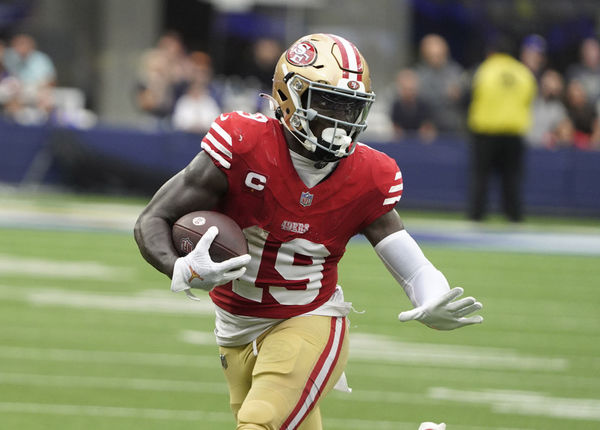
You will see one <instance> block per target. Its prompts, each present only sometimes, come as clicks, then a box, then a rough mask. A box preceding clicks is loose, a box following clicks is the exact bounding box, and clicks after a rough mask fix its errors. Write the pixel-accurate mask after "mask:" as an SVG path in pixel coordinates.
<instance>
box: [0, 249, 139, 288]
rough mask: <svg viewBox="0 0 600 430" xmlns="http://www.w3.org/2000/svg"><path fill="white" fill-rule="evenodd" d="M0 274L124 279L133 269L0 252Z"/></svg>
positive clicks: (130, 276) (130, 274)
mask: <svg viewBox="0 0 600 430" xmlns="http://www.w3.org/2000/svg"><path fill="white" fill-rule="evenodd" d="M0 274H3V275H7V274H8V275H13V274H15V275H23V276H27V277H44V278H66V279H101V280H110V281H114V280H126V279H131V278H132V277H133V271H132V270H130V269H126V268H122V267H119V268H117V267H113V266H107V265H105V264H99V263H96V262H94V261H79V262H73V261H56V260H47V259H41V258H22V257H19V258H16V257H13V256H9V255H2V254H0Z"/></svg>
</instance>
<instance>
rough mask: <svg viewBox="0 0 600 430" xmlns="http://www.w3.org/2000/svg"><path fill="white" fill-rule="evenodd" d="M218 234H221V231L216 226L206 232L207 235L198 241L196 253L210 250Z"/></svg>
mask: <svg viewBox="0 0 600 430" xmlns="http://www.w3.org/2000/svg"><path fill="white" fill-rule="evenodd" d="M217 234H219V229H218V228H217V227H216V226H214V225H213V226H211V227H209V228H208V230H206V233H204V234H203V235H202V237H201V238H200V240H199V241H198V244H197V245H196V248H194V251H201V252H202V251H208V248H210V245H211V244H212V243H213V240H215V237H217Z"/></svg>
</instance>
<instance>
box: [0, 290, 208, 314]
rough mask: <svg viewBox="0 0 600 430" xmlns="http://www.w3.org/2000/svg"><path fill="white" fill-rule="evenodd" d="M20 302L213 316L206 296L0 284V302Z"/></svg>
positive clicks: (165, 292) (152, 291) (157, 291)
mask: <svg viewBox="0 0 600 430" xmlns="http://www.w3.org/2000/svg"><path fill="white" fill-rule="evenodd" d="M2 298H10V299H12V300H24V301H27V302H29V303H31V304H33V305H38V306H61V307H68V308H82V309H101V310H106V311H131V312H150V313H152V312H155V313H172V314H178V315H181V314H192V315H211V316H212V315H214V305H213V303H212V301H211V300H210V298H209V297H208V295H206V294H205V295H204V296H200V295H199V298H200V299H201V300H194V301H192V300H189V299H188V298H187V297H185V296H184V295H183V294H174V293H172V292H170V291H169V290H168V289H167V288H165V290H146V291H141V292H139V293H137V294H135V295H128V294H107V293H96V292H84V291H73V290H63V289H59V288H34V289H24V288H22V287H13V286H9V285H0V299H2Z"/></svg>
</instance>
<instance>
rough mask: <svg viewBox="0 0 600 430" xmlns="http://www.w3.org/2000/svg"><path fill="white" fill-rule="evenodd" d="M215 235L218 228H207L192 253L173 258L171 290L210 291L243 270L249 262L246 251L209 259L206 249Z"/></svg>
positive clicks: (175, 291)
mask: <svg viewBox="0 0 600 430" xmlns="http://www.w3.org/2000/svg"><path fill="white" fill-rule="evenodd" d="M217 234H219V229H218V228H217V227H215V226H212V227H210V228H209V229H208V230H206V233H205V234H204V235H203V236H202V238H201V239H200V240H199V241H198V243H197V244H196V247H195V248H194V249H193V250H192V252H190V253H189V254H188V255H186V256H184V257H179V258H178V259H177V260H176V261H175V267H174V268H173V278H172V280H171V291H173V292H174V293H178V292H180V291H184V290H189V289H190V288H200V289H202V290H205V291H210V290H212V289H213V288H214V287H216V286H217V285H223V284H226V283H228V282H229V281H233V280H234V279H237V278H239V277H240V276H242V275H243V274H244V272H246V268H245V267H243V266H245V265H246V264H248V263H249V262H250V255H248V254H244V255H240V256H238V257H234V258H230V259H229V260H225V261H222V262H220V263H216V262H214V261H212V259H211V258H210V255H209V253H208V249H209V248H210V245H211V243H212V242H213V240H214V239H215V237H216V236H217ZM186 293H187V291H186Z"/></svg>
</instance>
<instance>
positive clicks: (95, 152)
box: [0, 122, 600, 216]
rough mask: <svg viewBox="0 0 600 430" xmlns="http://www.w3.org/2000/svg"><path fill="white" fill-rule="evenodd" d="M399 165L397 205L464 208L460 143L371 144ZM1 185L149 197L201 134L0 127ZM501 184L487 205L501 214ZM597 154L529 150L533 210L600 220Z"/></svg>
mask: <svg viewBox="0 0 600 430" xmlns="http://www.w3.org/2000/svg"><path fill="white" fill-rule="evenodd" d="M366 143H367V144H369V145H370V146H371V147H373V148H375V149H377V150H379V151H382V152H385V153H387V154H388V155H390V156H391V157H393V158H394V159H396V161H397V162H398V165H399V166H400V169H401V170H402V173H403V177H404V184H405V191H404V194H403V197H402V200H401V202H400V204H399V207H400V208H401V207H406V208H422V209H446V210H458V211H463V210H465V207H466V202H467V191H468V180H469V178H468V167H469V152H468V143H467V142H466V141H465V140H464V139H461V138H457V137H446V138H440V139H438V140H437V141H436V142H434V143H432V144H429V145H424V144H421V143H419V142H418V141H416V140H411V139H405V140H403V141H402V142H394V143H379V142H366ZM0 148H1V152H0V154H1V155H0V182H2V183H8V184H12V185H30V184H35V185H37V184H43V185H54V186H59V187H66V188H70V189H74V190H76V191H82V192H98V193H119V194H132V195H148V196H150V195H151V194H153V193H154V191H156V189H158V187H159V186H160V184H162V183H163V182H164V181H165V180H166V179H167V178H168V177H170V176H171V175H172V174H174V173H175V172H177V171H179V170H181V169H182V168H183V167H185V166H186V164H187V163H188V162H189V161H190V160H191V159H192V158H193V157H194V156H195V155H196V154H197V153H198V151H199V150H200V137H199V136H197V135H192V134H186V133H176V132H143V131H139V130H132V129H122V128H119V129H117V128H106V127H97V128H94V129H91V130H74V129H68V128H60V127H52V126H40V127H23V126H19V125H15V124H10V123H5V122H0ZM498 188H499V187H498V183H497V181H492V183H491V195H490V206H491V208H492V210H497V209H498V206H499V204H498V201H499V197H498V196H499V190H498ZM599 189H600V152H584V151H579V150H574V149H560V150H556V151H548V150H543V149H539V150H538V149H528V151H527V154H526V170H525V183H524V203H525V207H526V210H527V212H528V213H537V214H540V213H553V214H565V215H585V216H600V191H599Z"/></svg>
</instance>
